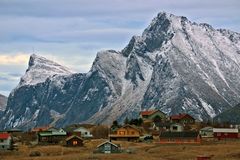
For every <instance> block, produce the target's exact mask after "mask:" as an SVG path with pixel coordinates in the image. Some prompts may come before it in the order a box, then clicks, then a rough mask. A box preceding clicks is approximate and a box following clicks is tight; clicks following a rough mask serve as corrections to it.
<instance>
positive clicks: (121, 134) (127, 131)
mask: <svg viewBox="0 0 240 160" xmlns="http://www.w3.org/2000/svg"><path fill="white" fill-rule="evenodd" d="M140 132H141V131H140V130H139V129H138V128H136V127H135V126H132V125H125V126H123V127H121V128H119V129H118V130H117V131H116V134H110V135H109V137H110V140H116V141H137V140H138V139H139V137H140Z"/></svg>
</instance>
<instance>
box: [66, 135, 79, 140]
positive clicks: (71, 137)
mask: <svg viewBox="0 0 240 160" xmlns="http://www.w3.org/2000/svg"><path fill="white" fill-rule="evenodd" d="M73 138H77V139H79V140H81V141H83V139H82V138H81V137H79V136H76V135H72V136H70V137H68V138H66V139H65V141H69V140H71V139H73Z"/></svg>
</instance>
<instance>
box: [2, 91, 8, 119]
mask: <svg viewBox="0 0 240 160" xmlns="http://www.w3.org/2000/svg"><path fill="white" fill-rule="evenodd" d="M6 106H7V97H5V96H4V95H1V94H0V117H1V116H2V114H3V113H4V110H5V109H6Z"/></svg>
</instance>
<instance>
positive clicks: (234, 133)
mask: <svg viewBox="0 0 240 160" xmlns="http://www.w3.org/2000/svg"><path fill="white" fill-rule="evenodd" d="M213 135H214V138H217V139H218V140H222V139H237V138H240V137H239V135H238V129H237V128H213Z"/></svg>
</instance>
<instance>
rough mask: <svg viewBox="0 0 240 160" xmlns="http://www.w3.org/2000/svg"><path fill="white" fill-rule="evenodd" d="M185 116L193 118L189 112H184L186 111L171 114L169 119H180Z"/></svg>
mask: <svg viewBox="0 0 240 160" xmlns="http://www.w3.org/2000/svg"><path fill="white" fill-rule="evenodd" d="M186 117H188V118H191V119H194V118H193V117H192V116H190V115H189V114H186V113H183V114H177V115H172V116H170V119H172V120H180V119H183V118H186Z"/></svg>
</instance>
